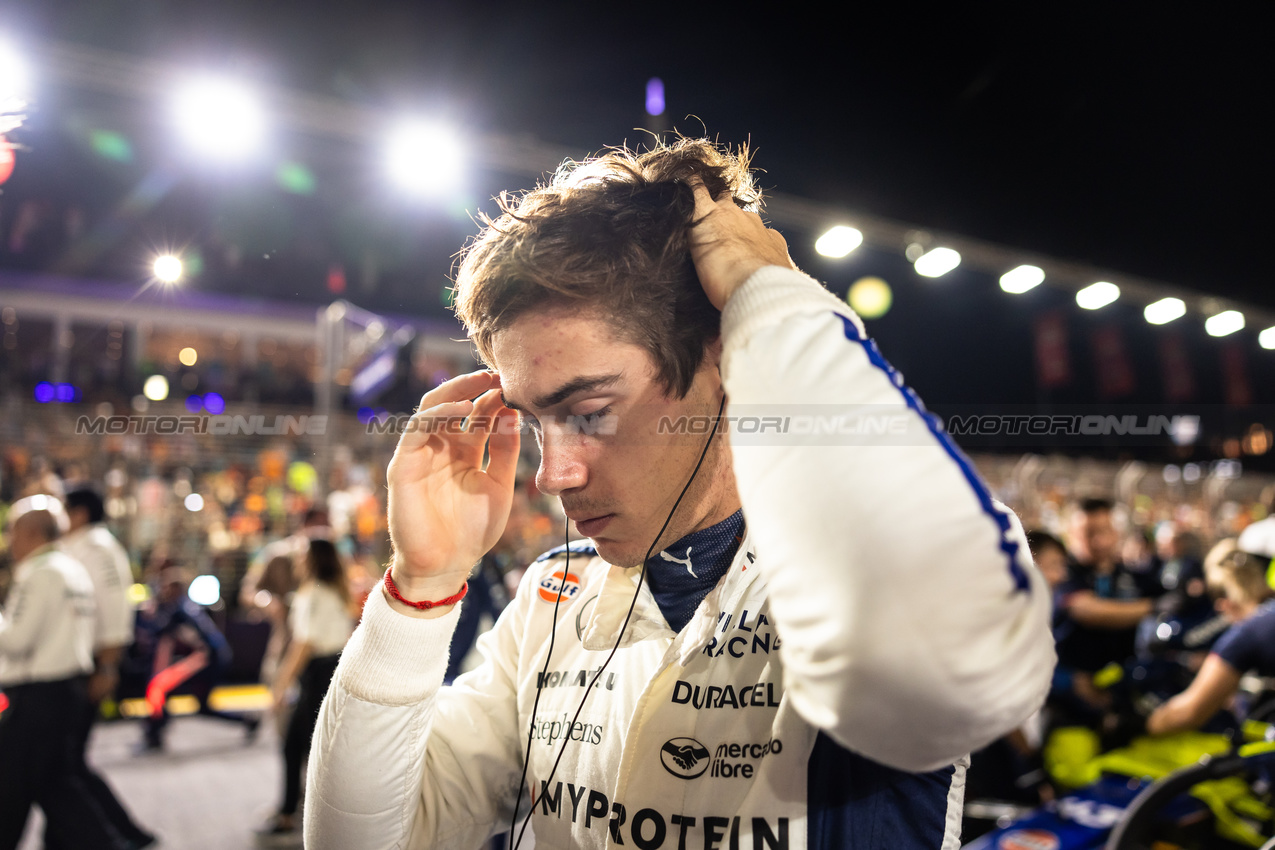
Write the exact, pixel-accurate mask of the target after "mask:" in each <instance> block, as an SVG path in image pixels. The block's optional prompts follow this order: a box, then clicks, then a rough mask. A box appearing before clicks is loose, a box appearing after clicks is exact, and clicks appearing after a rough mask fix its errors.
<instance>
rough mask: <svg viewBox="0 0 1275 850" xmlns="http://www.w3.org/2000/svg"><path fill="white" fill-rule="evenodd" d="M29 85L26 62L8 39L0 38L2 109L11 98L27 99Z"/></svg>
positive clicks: (0, 104) (0, 92)
mask: <svg viewBox="0 0 1275 850" xmlns="http://www.w3.org/2000/svg"><path fill="white" fill-rule="evenodd" d="M29 86H30V78H29V76H28V74H27V64H26V62H24V61H23V60H22V56H21V55H20V54H19V53H18V51H17V50H15V49H14V48H13V45H12V44H11V43H10V42H9V40H8V39H5V38H0V111H5V110H4V109H3V105H4V103H5V102H6V101H8V100H10V99H15V100H18V101H25V100H26V99H27V96H28V94H29V90H28V87H29Z"/></svg>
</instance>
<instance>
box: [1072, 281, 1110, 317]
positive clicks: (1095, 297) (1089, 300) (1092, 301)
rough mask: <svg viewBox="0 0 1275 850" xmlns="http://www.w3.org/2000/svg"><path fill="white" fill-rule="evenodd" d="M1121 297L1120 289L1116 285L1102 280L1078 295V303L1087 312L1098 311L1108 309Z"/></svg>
mask: <svg viewBox="0 0 1275 850" xmlns="http://www.w3.org/2000/svg"><path fill="white" fill-rule="evenodd" d="M1119 297H1120V287H1118V286H1116V285H1115V284H1114V283H1108V282H1107V281H1105V280H1100V281H1098V282H1097V283H1091V284H1089V285H1088V286H1086V287H1085V288H1084V289H1082V290H1080V291H1079V292H1077V293H1076V303H1077V304H1079V305H1080V306H1081V307H1083V308H1084V309H1086V310H1098V309H1100V308H1102V307H1106V306H1107V305H1108V304H1110V303H1111V302H1113V301H1115V300H1116V299H1117V298H1119Z"/></svg>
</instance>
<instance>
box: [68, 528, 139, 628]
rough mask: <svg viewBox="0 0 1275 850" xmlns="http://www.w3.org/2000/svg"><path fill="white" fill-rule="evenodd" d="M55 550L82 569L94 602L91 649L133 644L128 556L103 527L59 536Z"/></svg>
mask: <svg viewBox="0 0 1275 850" xmlns="http://www.w3.org/2000/svg"><path fill="white" fill-rule="evenodd" d="M58 548H59V549H61V550H62V551H63V552H65V553H66V554H68V555H70V556H71V557H72V558H74V559H75V560H77V561H79V562H80V563H81V564H83V565H84V568H85V569H86V570H87V571H88V574H89V578H90V579H91V580H92V582H93V592H94V596H95V598H96V600H97V629H96V632H95V634H94V637H93V648H94V649H95V650H98V649H108V648H111V647H116V646H128V645H129V644H131V643H132V642H133V603H131V602H129V601H128V588H129V585H131V584H132V583H133V567H132V565H131V564H130V563H129V560H128V553H127V552H125V551H124V547H123V546H121V545H120V542H119V541H118V540H116V539H115V537H114V535H112V534H111V532H110V531H109V530H107V528H106V527H105V526H103V525H99V524H93V525H86V526H84V527H82V528H78V529H76V530H75V531H72V532H70V533H69V534H66V535H63V537H62V538H61V539H60V540H59V541H58Z"/></svg>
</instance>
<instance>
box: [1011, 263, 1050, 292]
mask: <svg viewBox="0 0 1275 850" xmlns="http://www.w3.org/2000/svg"><path fill="white" fill-rule="evenodd" d="M1044 280H1045V270H1044V269H1042V268H1041V267H1040V266H1019V267H1018V268H1016V269H1010V270H1009V271H1007V272H1005V274H1003V275H1001V289H1003V290H1005V291H1006V292H1008V293H1009V294H1010V295H1022V294H1023V293H1024V292H1028V291H1030V290H1033V289H1035V288H1036V287H1038V286H1040V285H1041V283H1043V282H1044Z"/></svg>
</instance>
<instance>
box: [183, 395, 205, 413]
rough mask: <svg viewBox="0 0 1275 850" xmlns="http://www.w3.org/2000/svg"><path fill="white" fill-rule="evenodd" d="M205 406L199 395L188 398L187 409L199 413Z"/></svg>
mask: <svg viewBox="0 0 1275 850" xmlns="http://www.w3.org/2000/svg"><path fill="white" fill-rule="evenodd" d="M203 406H204V400H203V399H202V398H200V397H199V396H197V395H191V396H186V409H187V410H189V411H190V412H191V413H198V412H199V411H200V410H201V409H202V408H203Z"/></svg>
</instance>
